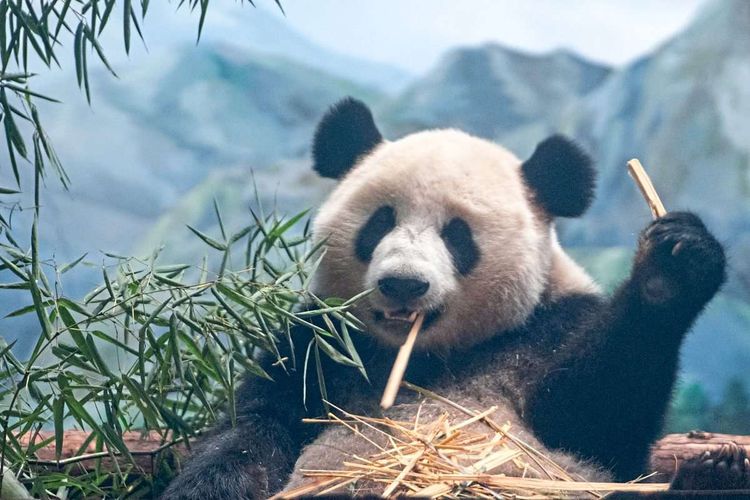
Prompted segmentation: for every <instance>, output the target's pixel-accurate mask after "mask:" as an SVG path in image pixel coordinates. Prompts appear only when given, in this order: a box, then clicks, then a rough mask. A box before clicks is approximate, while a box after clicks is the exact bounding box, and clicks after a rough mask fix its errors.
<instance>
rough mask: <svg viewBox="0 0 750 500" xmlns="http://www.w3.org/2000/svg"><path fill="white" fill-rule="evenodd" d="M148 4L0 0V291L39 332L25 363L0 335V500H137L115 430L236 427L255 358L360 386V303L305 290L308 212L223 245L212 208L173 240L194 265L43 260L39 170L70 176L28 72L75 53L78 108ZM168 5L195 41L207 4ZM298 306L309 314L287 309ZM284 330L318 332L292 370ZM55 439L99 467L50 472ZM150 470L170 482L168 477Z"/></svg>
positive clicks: (144, 478)
mask: <svg viewBox="0 0 750 500" xmlns="http://www.w3.org/2000/svg"><path fill="white" fill-rule="evenodd" d="M274 1H275V3H276V5H277V6H278V8H280V9H281V4H280V3H279V1H278V0H274ZM240 3H241V2H240ZM248 3H250V4H252V3H253V2H252V1H249V2H248ZM148 4H149V2H148V1H147V0H141V1H140V2H137V1H136V2H134V1H130V0H123V1H121V2H116V1H115V0H77V1H73V0H59V1H58V0H36V1H32V0H0V122H2V134H3V135H4V139H5V140H4V141H3V142H4V146H0V147H5V150H6V152H7V154H4V155H3V156H6V157H7V159H8V165H5V164H0V168H9V173H12V179H13V180H14V181H15V186H13V185H6V186H0V294H2V293H3V291H4V290H15V291H18V290H21V291H25V292H28V305H26V306H24V307H21V308H20V309H18V310H16V311H13V312H11V313H10V314H9V316H13V317H15V316H24V315H28V316H30V317H33V318H35V319H36V323H37V324H38V326H39V328H38V336H37V338H36V342H35V344H34V346H33V349H32V350H31V353H30V354H29V355H28V357H27V358H26V359H19V358H18V357H17V356H16V354H15V353H14V351H13V345H12V344H11V345H8V344H7V343H6V342H5V341H4V340H2V338H0V434H2V440H3V441H2V442H3V445H2V450H0V496H7V495H8V494H10V495H13V496H14V497H18V498H22V497H23V495H25V493H24V491H20V490H25V491H27V492H28V493H29V494H31V495H33V496H34V497H41V498H77V497H92V496H94V497H96V496H109V497H121V496H128V497H132V496H135V497H137V496H148V497H150V496H151V495H152V494H153V493H154V492H157V491H158V489H159V484H158V481H159V478H157V477H153V476H151V475H147V474H143V471H142V470H140V469H139V466H138V465H137V463H136V461H135V459H134V457H133V454H132V453H131V451H130V450H128V448H127V447H126V446H125V444H124V442H123V440H122V435H123V433H124V432H126V431H131V430H142V431H146V430H150V431H154V432H157V433H158V434H159V435H160V436H162V439H163V446H162V448H165V449H166V448H168V447H169V446H171V445H173V444H174V443H177V442H189V440H190V439H191V438H192V437H193V436H194V435H195V434H196V433H197V432H199V431H200V430H201V429H203V428H205V427H206V426H207V425H209V424H210V423H211V422H213V421H214V420H215V419H216V418H217V415H218V414H219V413H220V412H223V411H226V412H227V414H228V415H229V417H230V418H231V419H232V420H234V419H235V418H236V413H235V401H234V390H235V388H236V385H237V384H238V382H239V380H240V379H241V377H243V376H244V374H248V373H249V374H251V375H254V376H258V377H268V374H267V373H265V372H264V371H263V369H262V367H261V366H260V365H259V364H258V363H257V361H256V360H257V355H258V354H259V353H261V352H267V353H271V355H273V356H276V358H277V362H278V363H280V364H282V365H284V366H289V367H291V366H298V365H300V364H302V363H307V364H309V365H310V366H309V367H308V366H304V367H299V369H302V370H303V371H304V373H305V374H306V376H309V377H318V378H319V382H320V387H321V391H322V392H323V394H325V378H324V377H325V374H324V373H323V372H322V371H321V370H320V368H319V367H320V362H319V361H320V359H321V358H320V356H329V357H330V358H332V359H333V360H335V361H337V362H339V363H344V364H347V365H350V366H354V367H357V368H358V369H359V370H360V371H361V372H362V374H363V375H364V376H366V373H365V372H364V368H363V366H362V363H361V361H360V359H359V357H358V356H357V353H356V352H355V351H354V348H353V344H352V341H351V338H350V336H349V332H350V330H351V329H352V328H356V327H358V326H359V324H358V322H357V320H356V319H355V318H354V317H353V316H351V314H350V313H349V312H348V309H349V307H350V306H351V305H352V304H353V303H354V301H356V300H357V299H358V298H359V297H354V298H352V299H349V300H337V299H327V300H323V299H321V298H319V297H315V296H314V295H313V294H312V293H311V292H310V290H309V285H310V280H311V276H312V273H314V271H315V269H316V267H317V265H318V264H319V262H320V258H321V257H322V252H321V248H320V247H321V245H320V244H318V245H316V246H313V245H311V243H310V241H309V235H308V234H307V233H308V227H309V225H308V224H304V220H305V219H306V216H307V214H306V213H300V214H297V215H295V216H294V217H291V218H288V219H283V218H280V217H277V216H276V215H275V214H272V215H263V214H258V213H250V214H249V216H248V221H249V222H251V223H250V224H249V225H248V226H246V227H244V228H242V229H241V230H239V231H236V232H230V231H228V230H227V227H226V226H225V223H224V221H223V220H222V218H221V213H220V211H219V207H218V206H215V209H216V217H217V219H218V223H219V227H220V234H219V235H209V234H204V233H203V232H201V231H200V230H198V229H196V228H192V227H191V228H189V229H186V230H190V231H192V232H193V233H194V234H195V236H196V237H197V238H199V239H200V240H202V241H203V243H205V245H206V251H207V255H206V257H205V258H204V259H203V260H202V262H201V263H198V264H196V263H186V264H182V265H173V264H168V263H167V264H165V263H162V262H161V261H160V259H159V252H158V251H156V252H154V253H153V254H152V255H150V256H147V257H146V258H140V259H139V258H134V257H122V256H117V255H106V259H105V263H104V264H102V263H101V262H99V263H96V262H93V261H92V260H90V259H89V258H88V256H86V255H83V256H81V257H79V258H78V259H75V260H74V261H72V262H68V263H58V262H55V261H54V260H47V259H45V258H43V257H42V256H43V255H45V252H44V249H40V248H39V245H38V242H39V238H38V228H39V223H40V219H41V217H42V216H43V213H42V211H41V208H40V207H42V205H43V203H42V201H41V200H42V198H43V193H42V190H43V189H42V188H43V185H44V182H45V179H46V178H47V177H48V173H49V172H52V173H53V174H54V175H55V176H56V177H57V178H58V179H59V181H60V182H61V183H62V185H63V186H67V185H68V183H69V182H70V179H69V178H68V176H67V175H66V173H65V170H64V168H63V165H62V164H61V162H60V160H59V159H58V157H57V155H56V154H55V151H54V148H53V145H52V140H51V138H50V137H49V136H48V135H47V134H46V133H45V131H44V129H43V127H42V121H41V120H40V116H39V113H38V110H37V107H36V102H38V100H39V99H42V100H47V101H53V102H55V99H54V98H53V97H51V96H45V95H42V94H39V93H38V92H35V91H34V90H33V87H32V83H33V81H34V80H33V77H34V74H33V73H32V72H31V71H30V68H32V67H34V68H38V67H40V65H41V67H43V68H44V67H46V68H52V67H53V66H59V65H60V59H59V57H60V54H61V53H64V52H68V53H69V51H70V50H72V51H73V58H72V59H73V61H74V62H75V69H76V78H77V81H78V85H79V86H80V88H81V90H82V93H83V94H84V95H85V97H86V99H87V100H89V102H90V101H91V98H92V95H91V89H90V85H89V63H90V62H91V61H92V60H96V61H98V62H99V63H100V64H102V65H103V66H104V67H105V68H106V69H107V70H109V72H111V73H112V75H114V76H116V74H115V71H114V69H113V68H112V67H111V65H110V64H109V62H108V60H107V57H106V55H105V50H104V48H103V47H102V46H101V45H100V43H99V37H100V35H101V34H102V33H103V31H104V30H105V29H120V30H121V32H122V37H123V44H124V47H125V50H126V51H128V52H129V51H130V48H131V44H132V43H133V42H134V41H137V40H140V41H142V40H143V34H142V31H141V24H142V22H143V19H144V17H145V16H146V14H147V12H148ZM177 5H178V7H181V8H188V9H190V10H192V11H196V13H197V15H198V29H197V36H198V39H199V38H200V34H201V32H202V29H203V25H204V21H205V18H206V13H207V11H208V7H209V1H208V0H182V1H180V2H179V3H178V4H177ZM115 19H119V21H117V22H115V21H114V20H115ZM112 26H114V28H112ZM29 166H30V167H32V168H28V167H29ZM29 172H31V173H29ZM25 176H28V178H24V177H25ZM6 178H8V177H7V176H6ZM24 185H30V186H32V189H33V206H32V207H31V209H32V211H33V220H32V222H31V227H30V228H28V227H27V228H24V227H20V228H19V227H14V226H13V224H12V220H13V214H14V211H15V210H17V209H18V206H19V203H20V202H19V200H20V199H21V198H20V191H21V190H22V189H21V188H22V186H24ZM26 208H28V207H26ZM19 242H21V243H19ZM23 242H28V243H23ZM82 265H87V266H92V265H98V266H100V267H101V277H102V279H101V286H99V287H97V288H96V289H94V290H92V291H91V292H90V293H88V294H87V295H86V296H85V297H83V298H77V297H69V296H66V295H65V294H64V293H63V292H62V290H63V286H62V284H63V282H64V281H65V276H66V275H67V274H68V273H74V272H76V269H77V268H79V266H82ZM301 302H305V303H306V304H312V306H313V308H314V309H312V310H308V309H306V310H305V311H304V312H300V308H299V304H300V303H301ZM314 316H322V319H323V321H322V324H325V325H326V327H325V328H321V327H318V326H315V325H313V323H311V318H312V317H314ZM317 323H318V324H319V323H320V322H317ZM296 324H303V325H308V326H310V327H312V328H313V330H314V332H315V338H314V340H313V341H312V342H310V344H309V345H308V346H307V350H306V352H307V353H308V355H307V356H306V359H302V360H300V359H287V358H284V357H282V356H281V355H280V349H279V346H280V343H281V342H284V343H293V342H294V341H295V339H294V338H293V335H292V334H291V330H292V327H293V326H294V325H296ZM313 367H315V369H312V368H313ZM68 429H82V430H85V431H88V432H90V437H89V439H88V441H87V442H85V443H84V444H83V446H82V447H81V449H80V450H79V455H80V454H82V453H84V451H85V450H86V448H87V447H88V446H89V445H93V447H94V449H95V453H93V454H91V453H88V455H87V456H88V457H89V458H92V459H94V460H97V464H99V465H98V466H97V467H96V468H95V469H94V470H90V471H88V472H83V471H82V469H81V468H80V463H78V462H77V458H76V457H74V458H72V459H68V460H66V461H62V462H59V463H57V464H52V465H54V466H50V465H51V464H49V463H43V462H42V461H40V460H39V459H38V456H37V454H36V452H37V450H38V449H39V448H40V447H42V446H54V448H55V450H56V452H57V457H58V459H59V458H60V455H61V450H62V446H63V444H64V431H65V430H68ZM42 430H44V431H50V430H54V432H53V433H52V435H51V437H49V438H48V439H45V440H42V439H36V440H35V444H34V445H24V444H22V443H23V442H24V441H23V440H22V438H23V437H29V436H35V435H37V433H38V432H40V431H42ZM114 457H117V458H118V460H117V461H116V462H114V463H115V465H114V469H112V470H109V469H108V470H104V469H103V468H102V467H101V462H100V461H101V460H104V459H107V458H114ZM156 469H157V470H165V469H166V470H167V472H169V466H168V464H165V465H164V466H163V467H161V468H159V467H157V468H156ZM19 489H20V490H19Z"/></svg>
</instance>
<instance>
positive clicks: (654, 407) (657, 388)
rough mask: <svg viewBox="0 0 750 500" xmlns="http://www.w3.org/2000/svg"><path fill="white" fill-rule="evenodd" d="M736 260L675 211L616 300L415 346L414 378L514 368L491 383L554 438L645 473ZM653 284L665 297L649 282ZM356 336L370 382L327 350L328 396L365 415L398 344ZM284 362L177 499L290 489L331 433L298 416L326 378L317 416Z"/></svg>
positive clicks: (644, 247)
mask: <svg viewBox="0 0 750 500" xmlns="http://www.w3.org/2000/svg"><path fill="white" fill-rule="evenodd" d="M675 247H677V250H676V251H675ZM724 266H725V263H724V253H723V250H722V247H721V246H720V245H719V243H717V242H716V240H715V239H714V238H713V237H712V236H711V235H710V234H709V233H708V231H706V229H705V227H703V225H702V223H700V220H699V219H698V218H697V217H695V216H694V215H692V214H687V213H673V214H670V215H668V216H666V217H664V218H661V219H659V220H657V221H655V222H654V223H652V224H651V225H650V226H649V227H648V228H647V229H646V230H644V232H643V233H642V235H641V240H640V244H639V250H638V254H637V256H636V259H635V263H634V265H633V269H632V271H631V275H630V277H629V279H628V280H627V281H626V282H625V283H623V284H622V285H621V287H620V288H619V290H618V291H617V292H616V293H615V294H614V295H613V296H612V297H611V298H604V297H601V296H598V295H569V296H565V297H562V298H559V299H557V300H555V301H553V302H546V303H542V304H539V306H538V307H537V308H536V310H535V311H534V312H533V313H532V315H531V316H530V317H529V318H528V320H527V321H526V323H525V324H524V325H523V327H521V328H518V329H516V330H514V331H510V332H504V333H503V334H502V335H498V336H495V337H493V338H492V339H490V340H489V341H486V342H484V343H482V344H480V345H477V346H473V347H470V348H467V349H464V350H455V351H451V352H415V353H414V354H413V355H412V358H411V360H410V362H409V366H408V369H407V373H406V379H407V380H409V381H412V382H414V383H416V384H417V385H421V386H424V387H428V388H433V389H436V390H439V388H440V386H441V384H444V383H445V381H446V380H448V379H450V380H452V381H460V380H461V379H464V380H470V379H473V378H474V377H477V376H479V375H482V374H487V372H488V370H490V371H493V370H494V372H495V373H497V374H498V375H500V374H501V373H502V376H497V377H496V378H495V379H493V380H496V382H495V384H496V387H493V389H494V390H496V391H497V392H498V393H500V394H504V395H506V396H507V398H508V400H510V401H513V402H514V404H515V405H516V411H517V412H518V414H519V415H521V417H522V418H523V419H524V420H525V421H526V424H527V425H528V426H529V427H530V428H531V429H532V431H533V432H534V433H535V435H536V436H538V437H539V438H540V439H542V440H543V441H544V443H545V444H546V445H547V446H550V447H553V448H561V449H565V450H568V451H571V452H574V453H577V454H578V455H579V456H580V457H582V458H587V459H592V460H594V461H596V462H598V463H600V464H601V465H603V466H605V467H608V468H610V469H611V470H612V471H613V473H614V474H615V476H616V478H617V479H619V480H630V479H633V478H634V477H636V476H637V475H638V474H640V473H642V472H643V471H644V466H645V462H646V458H647V456H648V450H649V445H650V444H651V443H652V441H653V440H654V438H655V437H656V436H657V434H658V432H659V430H660V427H661V424H662V420H663V418H664V414H665V411H666V407H667V403H668V401H669V396H670V393H671V391H672V387H673V384H674V381H675V376H676V372H677V364H678V351H679V347H680V344H681V342H682V339H683V337H684V335H685V333H686V332H687V331H688V329H689V328H690V326H691V324H692V322H693V320H694V319H695V318H696V316H697V315H698V314H699V313H700V311H701V310H702V308H703V307H704V305H705V303H706V302H707V301H708V300H709V299H710V298H711V297H712V295H713V294H714V293H715V292H716V291H717V290H718V288H719V286H720V285H721V283H722V282H723V280H724ZM655 279H658V280H661V285H660V286H659V287H657V288H659V289H660V292H659V293H657V294H654V293H652V292H653V290H652V286H651V285H650V284H649V282H650V281H651V280H655ZM311 335H312V334H311V332H310V331H308V330H306V329H302V328H298V329H296V330H295V331H294V332H293V338H294V344H295V349H296V357H292V356H291V353H288V352H286V353H282V355H284V356H287V357H288V359H290V360H291V359H296V360H298V362H299V363H302V360H304V359H305V350H306V349H307V345H308V342H309V339H310V338H311ZM354 340H355V342H356V344H357V345H356V347H357V350H358V352H359V353H360V355H361V357H362V359H363V360H364V363H365V365H366V368H367V373H368V376H369V378H370V381H371V383H367V382H366V381H365V380H364V379H363V377H361V376H360V375H359V374H358V373H357V371H356V369H354V368H351V367H346V366H343V365H339V364H336V363H334V362H333V361H331V360H330V359H329V358H327V357H326V356H321V362H322V364H323V371H324V373H325V375H326V387H327V397H328V398H329V400H331V401H333V402H335V403H336V404H337V405H341V406H343V407H344V408H347V409H348V410H350V411H352V412H354V413H361V414H367V415H377V414H378V413H379V410H378V400H379V397H380V395H381V394H382V390H383V387H384V385H385V382H386V379H387V377H388V373H389V371H390V368H391V364H392V362H393V359H394V356H395V351H394V350H393V349H391V348H388V347H383V346H382V345H379V344H377V343H376V341H375V340H374V339H373V338H371V337H369V336H367V335H355V336H354ZM273 361H274V360H273V359H267V360H266V361H264V367H265V369H266V370H267V371H268V373H270V374H271V375H272V376H273V377H274V379H275V382H270V381H267V380H263V379H258V378H255V379H252V380H248V381H247V382H246V383H245V384H244V385H243V386H242V388H241V389H240V391H239V394H238V395H237V400H238V401H239V408H238V410H237V413H238V415H239V419H240V423H239V427H238V428H236V429H231V428H229V427H227V426H225V427H223V428H222V429H221V430H219V431H217V432H216V433H215V434H214V435H213V437H210V438H208V439H207V440H206V442H205V443H204V444H203V446H202V448H201V450H200V451H197V452H196V453H195V455H194V457H193V458H192V460H191V461H190V463H189V464H188V466H187V467H186V468H185V470H184V471H183V473H182V475H181V476H180V477H178V478H177V479H176V480H175V481H174V482H173V484H172V485H171V486H170V488H169V490H168V491H167V493H166V495H165V498H169V499H175V498H195V499H201V500H204V499H205V498H217V497H223V498H229V497H236V496H237V495H236V493H237V492H239V491H241V492H243V493H244V494H245V496H246V497H250V498H261V497H265V496H267V495H268V494H269V493H272V492H273V491H275V489H277V488H278V487H279V486H280V485H282V484H283V482H284V479H285V477H286V476H287V474H288V473H289V471H290V469H291V468H292V465H293V463H294V461H295V459H296V458H297V455H298V453H299V450H300V448H301V446H302V445H303V443H305V442H306V441H308V440H310V439H311V438H312V437H313V436H314V434H315V433H316V432H318V430H319V429H317V428H315V427H314V426H312V425H307V426H303V425H302V424H300V419H301V418H302V417H303V416H305V415H320V414H322V413H323V408H322V406H321V404H320V401H319V398H318V397H317V394H318V392H317V391H318V388H317V387H316V383H315V376H308V380H307V383H308V385H307V398H308V401H307V411H306V410H305V406H304V405H303V402H302V398H303V393H302V391H303V380H302V377H303V374H302V373H303V369H302V366H296V367H291V366H287V367H282V366H279V365H278V364H273ZM506 381H510V382H506ZM730 465H731V464H730ZM743 474H744V472H743ZM742 477H745V476H742ZM733 484H734V483H733Z"/></svg>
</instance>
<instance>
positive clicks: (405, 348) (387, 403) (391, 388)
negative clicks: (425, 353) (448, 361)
mask: <svg viewBox="0 0 750 500" xmlns="http://www.w3.org/2000/svg"><path fill="white" fill-rule="evenodd" d="M423 322H424V313H422V312H420V313H418V314H417V315H416V318H415V319H414V323H413V324H412V327H411V330H409V335H408V336H407V337H406V342H404V345H402V346H401V348H400V349H399V350H398V355H397V356H396V361H395V362H394V363H393V368H392V369H391V374H390V376H389V377H388V383H387V384H386V385H385V391H383V398H382V399H381V400H380V407H381V408H383V409H384V410H387V409H388V408H390V407H391V406H393V403H394V402H395V401H396V395H397V394H398V388H399V386H400V385H401V381H402V380H403V378H404V373H406V365H407V364H409V357H410V356H411V351H412V349H413V348H414V342H416V340H417V335H418V334H419V330H421V329H422V323H423Z"/></svg>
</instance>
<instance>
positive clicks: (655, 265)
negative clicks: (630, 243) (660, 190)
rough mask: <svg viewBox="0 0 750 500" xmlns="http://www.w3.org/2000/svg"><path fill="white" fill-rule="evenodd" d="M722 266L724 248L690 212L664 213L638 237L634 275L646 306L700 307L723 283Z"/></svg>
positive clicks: (724, 265)
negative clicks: (682, 303) (687, 304)
mask: <svg viewBox="0 0 750 500" xmlns="http://www.w3.org/2000/svg"><path fill="white" fill-rule="evenodd" d="M725 267H726V258H725V256H724V249H723V248H722V246H721V244H720V243H719V242H718V241H717V240H716V238H714V236H713V235H712V234H711V233H710V232H709V231H708V229H706V226H704V225H703V222H702V221H701V220H700V218H699V217H698V216H696V215H695V214H693V213H690V212H671V213H668V214H667V215H665V216H663V217H661V218H659V219H657V220H655V221H654V222H652V223H651V224H650V225H649V226H648V227H647V228H646V229H645V230H644V231H643V232H642V233H641V235H640V240H639V245H638V254H637V256H636V266H635V273H636V274H637V275H638V276H639V280H638V281H639V283H640V287H641V293H642V295H643V297H644V298H645V299H646V301H648V302H649V303H652V304H669V303H672V302H675V301H681V300H682V301H684V300H689V301H691V302H695V303H696V304H697V305H698V306H702V305H703V304H704V303H705V302H707V301H708V300H710V299H711V297H713V295H714V294H715V293H716V291H717V290H718V289H719V287H720V286H721V284H722V283H723V282H724V280H725V278H726V274H725V273H726V271H725Z"/></svg>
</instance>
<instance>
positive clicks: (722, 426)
mask: <svg viewBox="0 0 750 500" xmlns="http://www.w3.org/2000/svg"><path fill="white" fill-rule="evenodd" d="M711 425H712V428H711V430H714V431H716V432H724V433H727V434H750V394H748V389H747V384H746V383H745V381H744V380H743V379H741V378H739V377H733V378H732V379H730V380H729V382H727V384H726V387H725V388H724V394H723V396H722V399H721V402H720V403H719V404H718V405H717V406H716V408H714V411H713V421H712V422H711Z"/></svg>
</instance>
